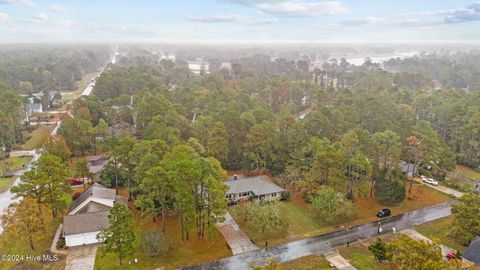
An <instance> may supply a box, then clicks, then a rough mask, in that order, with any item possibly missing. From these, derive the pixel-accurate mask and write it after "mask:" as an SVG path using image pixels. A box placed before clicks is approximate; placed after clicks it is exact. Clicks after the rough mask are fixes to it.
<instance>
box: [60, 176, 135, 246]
mask: <svg viewBox="0 0 480 270" xmlns="http://www.w3.org/2000/svg"><path fill="white" fill-rule="evenodd" d="M115 203H122V204H126V203H127V201H126V198H124V197H122V196H118V195H116V192H115V189H110V188H106V187H104V186H102V185H100V184H98V183H94V184H93V185H92V186H90V188H88V189H87V190H85V191H84V192H83V193H82V194H81V195H80V196H79V197H78V198H77V199H75V200H74V201H73V202H72V204H71V205H70V208H69V210H68V214H67V215H66V216H65V217H63V233H62V235H63V237H65V244H66V246H68V247H73V246H80V245H88V244H95V243H98V242H99V241H98V240H97V234H98V233H99V232H100V231H101V230H103V229H105V228H107V227H108V226H109V221H108V214H109V212H110V208H112V207H113V205H114V204H115Z"/></svg>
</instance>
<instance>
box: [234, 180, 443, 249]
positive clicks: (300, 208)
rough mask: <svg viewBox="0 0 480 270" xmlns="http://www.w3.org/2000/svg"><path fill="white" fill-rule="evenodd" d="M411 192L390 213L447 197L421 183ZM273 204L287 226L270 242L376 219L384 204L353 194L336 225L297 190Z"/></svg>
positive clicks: (256, 234) (255, 237) (238, 217)
mask: <svg viewBox="0 0 480 270" xmlns="http://www.w3.org/2000/svg"><path fill="white" fill-rule="evenodd" d="M412 194H413V199H405V200H404V201H403V202H402V203H400V204H399V205H397V206H389V208H390V209H391V210H392V213H393V215H398V214H401V213H404V212H408V211H412V210H415V209H419V208H423V207H427V206H430V205H434V204H438V203H442V202H445V201H448V200H449V199H450V198H449V197H448V196H447V195H445V194H442V193H440V192H438V191H436V190H432V189H430V188H428V187H425V186H423V185H414V186H413V190H412ZM276 207H278V210H279V212H280V214H281V215H282V219H283V220H285V221H286V222H287V224H288V230H286V232H284V233H282V234H279V235H277V236H275V237H274V238H273V239H270V240H269V245H270V246H275V245H280V244H284V243H287V242H290V241H294V240H298V239H302V238H307V237H311V236H316V235H320V234H324V233H329V232H333V231H336V230H340V229H342V228H346V227H351V226H355V225H359V224H364V223H369V222H373V221H376V220H377V217H376V216H375V214H376V212H377V211H378V210H379V209H382V208H385V207H387V206H385V205H382V204H380V203H378V202H377V201H376V200H375V199H373V198H370V197H365V198H356V199H355V210H354V214H353V215H352V216H351V217H350V218H349V219H348V220H345V221H344V222H341V223H339V224H335V225H331V224H328V223H326V222H325V221H324V220H322V219H321V218H319V217H317V216H316V215H315V213H314V211H313V209H312V208H311V207H310V205H309V204H307V203H305V201H304V200H303V198H301V197H300V196H299V195H298V194H292V199H291V201H282V202H278V203H277V204H276ZM229 211H230V213H231V214H232V216H233V217H234V219H235V221H236V222H237V223H238V224H239V225H240V227H241V228H242V229H243V230H244V231H245V233H246V234H247V235H248V236H249V237H250V238H251V239H252V240H253V241H254V242H256V243H258V244H259V245H262V244H261V243H260V239H261V235H260V234H259V232H257V231H255V230H251V229H249V228H248V227H247V226H246V223H245V221H244V218H243V217H242V216H241V211H238V206H234V207H231V208H230V210H229Z"/></svg>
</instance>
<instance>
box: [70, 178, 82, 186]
mask: <svg viewBox="0 0 480 270" xmlns="http://www.w3.org/2000/svg"><path fill="white" fill-rule="evenodd" d="M70 185H72V186H78V185H83V180H82V179H78V178H70Z"/></svg>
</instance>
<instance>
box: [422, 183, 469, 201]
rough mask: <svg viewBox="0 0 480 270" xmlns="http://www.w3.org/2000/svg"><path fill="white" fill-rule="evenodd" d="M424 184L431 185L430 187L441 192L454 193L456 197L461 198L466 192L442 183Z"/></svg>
mask: <svg viewBox="0 0 480 270" xmlns="http://www.w3.org/2000/svg"><path fill="white" fill-rule="evenodd" d="M423 184H424V185H425V186H427V187H429V188H433V189H435V190H438V191H440V192H443V193H445V194H447V195H453V196H455V197H456V198H460V197H462V196H463V194H464V193H463V192H460V191H458V190H455V189H452V188H449V187H446V186H442V185H437V186H434V185H428V184H425V183H423Z"/></svg>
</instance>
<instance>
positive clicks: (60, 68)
mask: <svg viewBox="0 0 480 270" xmlns="http://www.w3.org/2000/svg"><path fill="white" fill-rule="evenodd" d="M110 56H111V48H110V47H108V46H100V45H95V46H86V45H85V46H67V45H64V46H58V47H48V48H47V47H30V46H26V45H25V46H20V48H17V47H15V48H11V47H3V48H2V49H0V81H1V82H2V83H4V84H6V85H8V86H10V87H12V88H13V89H15V90H16V91H18V93H21V94H32V93H37V92H39V91H45V90H48V91H59V90H74V89H75V87H76V84H75V82H76V81H79V80H81V79H82V78H83V75H84V74H86V73H90V72H94V71H96V70H97V69H98V68H99V67H100V66H103V65H104V64H105V63H106V62H107V61H108V59H109V58H110Z"/></svg>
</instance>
